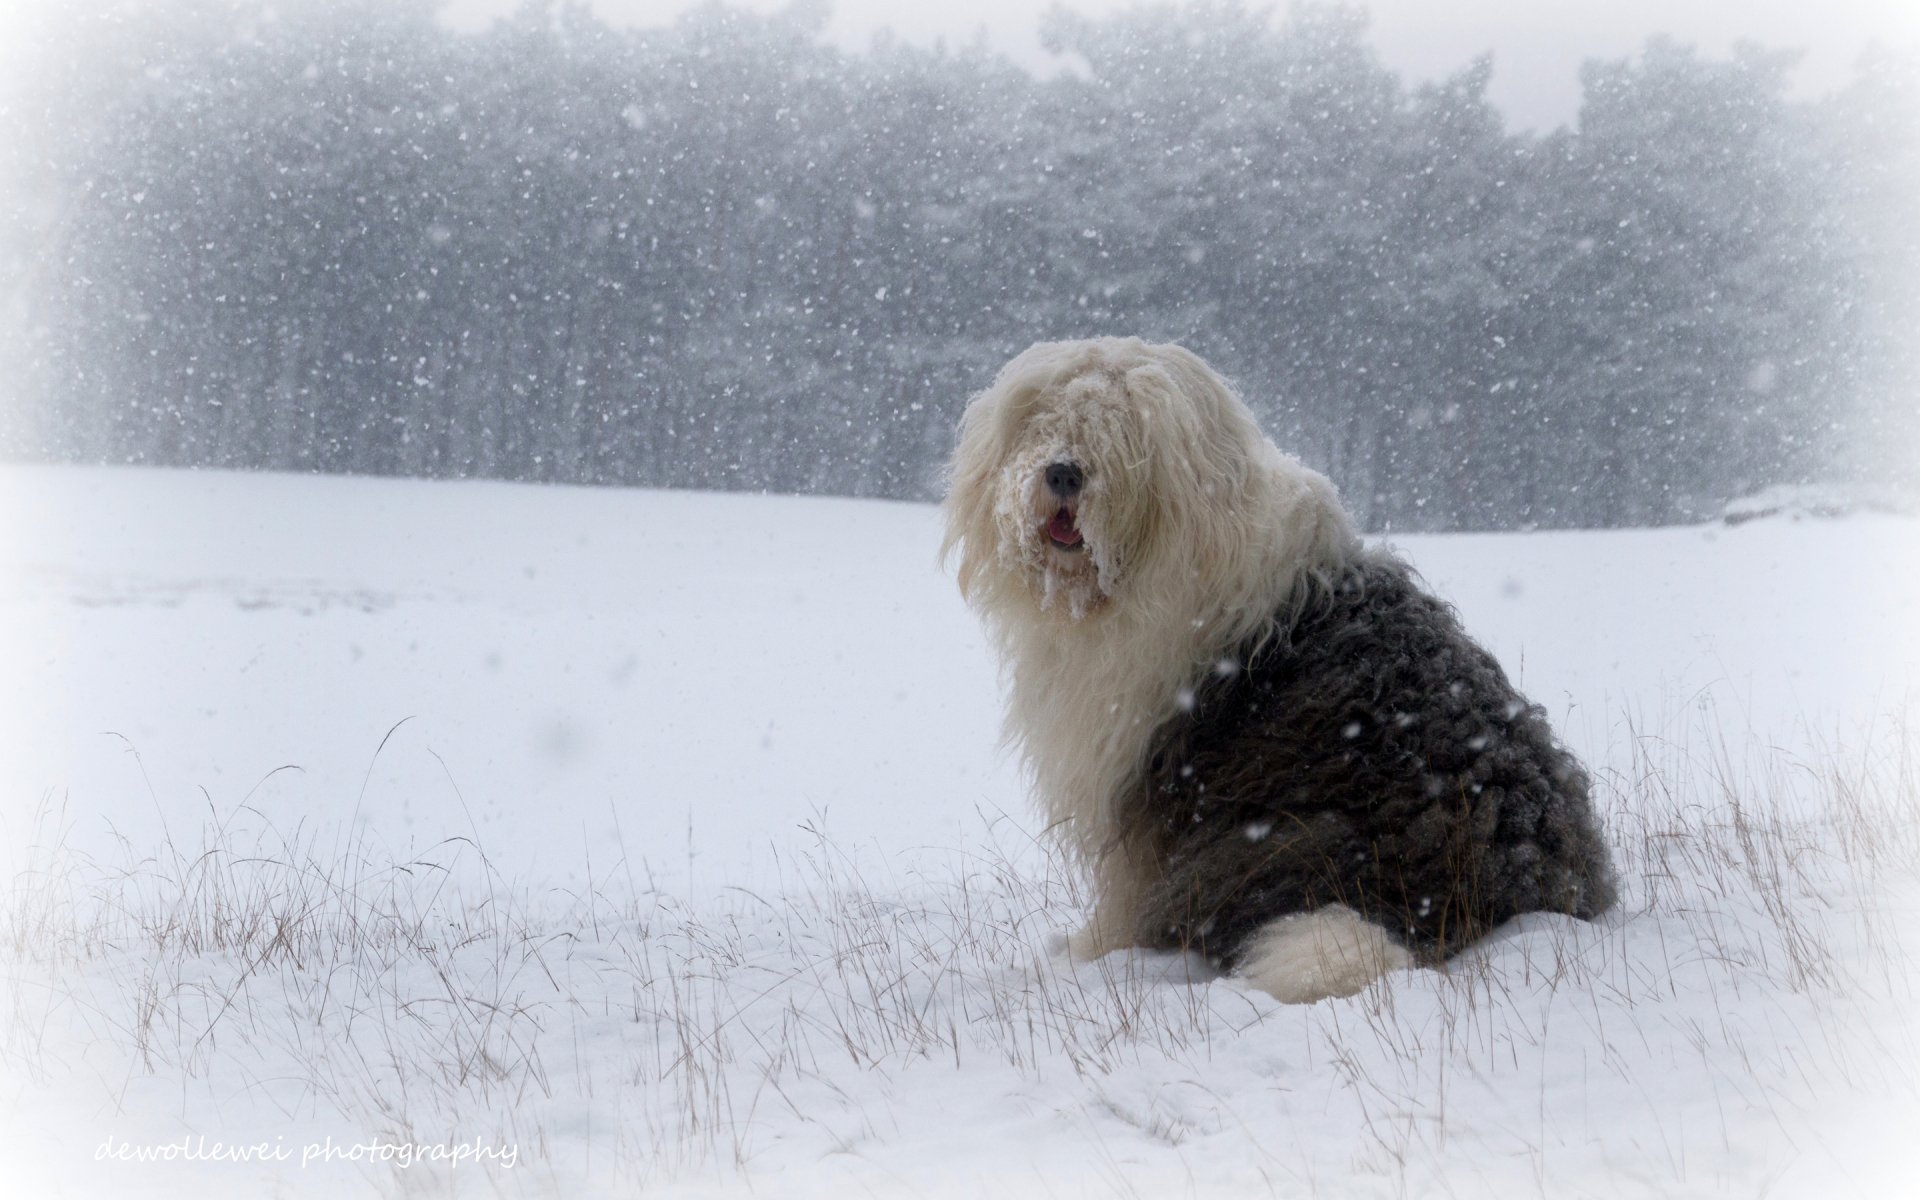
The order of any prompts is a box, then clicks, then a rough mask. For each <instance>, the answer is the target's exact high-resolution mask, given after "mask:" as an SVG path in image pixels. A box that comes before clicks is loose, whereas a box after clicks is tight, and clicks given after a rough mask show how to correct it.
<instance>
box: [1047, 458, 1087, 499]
mask: <svg viewBox="0 0 1920 1200" xmlns="http://www.w3.org/2000/svg"><path fill="white" fill-rule="evenodd" d="M1081 482H1082V480H1081V476H1080V468H1079V467H1078V466H1076V465H1075V464H1073V463H1064V462H1058V463H1054V464H1053V465H1052V466H1050V467H1048V468H1047V490H1048V491H1051V492H1052V493H1053V494H1054V495H1056V496H1058V497H1060V498H1061V499H1062V500H1071V499H1073V498H1074V497H1075V496H1078V495H1079V494H1080V484H1081Z"/></svg>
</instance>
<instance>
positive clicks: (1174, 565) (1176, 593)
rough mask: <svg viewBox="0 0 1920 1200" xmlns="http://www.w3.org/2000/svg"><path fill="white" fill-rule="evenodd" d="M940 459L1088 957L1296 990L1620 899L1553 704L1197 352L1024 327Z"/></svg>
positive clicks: (1319, 990)
mask: <svg viewBox="0 0 1920 1200" xmlns="http://www.w3.org/2000/svg"><path fill="white" fill-rule="evenodd" d="M949 471H950V475H949V484H950V487H949V494H948V497H947V502H946V520H947V528H946V542H945V547H944V550H945V552H946V553H947V554H949V555H952V554H953V553H955V552H957V553H958V557H959V582H960V589H961V591H962V593H963V594H964V595H965V596H966V597H967V598H968V599H969V600H970V601H971V602H972V603H973V604H974V606H975V607H977V608H978V609H979V611H980V612H981V614H982V616H983V617H984V619H985V622H986V624H987V626H988V627H989V630H990V632H991V634H992V636H993V638H994V640H995V642H996V644H997V646H998V649H999V651H1000V655H1001V658H1002V661H1003V664H1004V666H1005V667H1006V669H1007V674H1008V677H1009V684H1010V697H1009V709H1008V717H1007V729H1008V736H1009V738H1010V740H1012V741H1013V742H1015V743H1016V744H1017V745H1018V746H1019V747H1020V749H1021V751H1022V752H1023V754H1024V756H1025V758H1026V761H1027V763H1028V766H1029V768H1030V769H1031V771H1032V774H1033V777H1034V781H1035V784H1036V787H1037V790H1038V792H1039V794H1040V796H1041V798H1042V800H1043V802H1044V804H1045V808H1046V812H1047V815H1048V816H1049V818H1050V819H1051V822H1052V824H1053V825H1054V827H1055V828H1056V829H1058V830H1059V831H1060V832H1061V833H1062V834H1063V835H1064V836H1065V838H1066V841H1067V843H1068V845H1069V846H1070V847H1071V849H1072V850H1073V852H1074V856H1075V858H1076V859H1077V860H1078V861H1079V862H1080V863H1081V864H1083V865H1084V866H1085V867H1086V868H1087V870H1088V872H1089V876H1090V879H1091V882H1092V884H1093V891H1094V911H1093V915H1092V918H1091V919H1090V920H1089V921H1088V923H1087V925H1086V927H1085V928H1084V929H1082V930H1080V931H1079V932H1078V933H1076V934H1074V935H1073V937H1072V938H1071V939H1070V940H1069V946H1070V948H1071V950H1072V952H1073V953H1074V954H1076V955H1077V956H1081V957H1091V956H1095V955H1099V954H1103V953H1105V952H1107V951H1109V950H1114V949H1119V948H1121V947H1128V946H1145V947H1153V948H1163V949H1173V948H1178V949H1187V950H1194V951H1198V952H1200V953H1202V954H1204V955H1206V956H1207V957H1208V958H1210V959H1212V960H1214V961H1216V962H1218V963H1220V964H1221V965H1223V966H1224V967H1226V968H1228V969H1230V970H1233V971H1235V972H1237V973H1239V974H1241V975H1244V976H1245V977H1246V978H1247V979H1248V980H1249V981H1250V982H1251V983H1252V984H1254V985H1255V986H1257V987H1259V988H1261V989H1263V990H1265V991H1267V992H1270V993H1272V994H1273V995H1274V996H1277V997H1279V998H1280V999H1282V1000H1286V1001H1295V1002H1305V1001H1310V1000H1317V999H1320V998H1322V997H1326V996H1343V995H1351V994H1353V993H1354V992H1357V991H1359V990H1360V989H1361V988H1363V987H1365V986H1366V985H1367V984H1368V983H1369V982H1371V981H1373V980H1374V979H1376V978H1378V977H1379V976H1380V975H1382V974H1383V973H1385V972H1387V971H1389V970H1393V969H1397V968H1403V967H1410V966H1414V965H1427V966H1434V965H1438V964H1440V963H1442V962H1444V961H1445V960H1446V958H1447V957H1448V956H1449V955H1451V954H1452V953H1454V952H1455V951H1457V950H1459V949H1461V948H1462V947H1463V946H1465V945H1467V944H1468V943H1470V942H1472V941H1473V940H1474V939H1476V938H1478V937H1480V936H1481V935H1483V934H1485V933H1486V932H1487V931H1488V930H1490V929H1492V928H1493V927H1494V926H1496V925H1498V924H1500V923H1501V922H1503V921H1505V920H1507V919H1508V918H1510V917H1513V916H1516V915H1518V914H1520V913H1524V912H1532V911H1548V912H1560V913H1571V914H1573V915H1575V916H1578V917H1583V918H1591V917H1593V916H1595V915H1597V914H1599V913H1600V912H1602V911H1603V910H1605V909H1606V908H1607V907H1608V906H1609V905H1610V904H1611V903H1612V902H1613V898H1614V880H1613V873H1612V870H1611V867H1610V866H1609V863H1608V858H1607V850H1606V846H1605V843H1604V841H1603V839H1602V836H1601V832H1600V827H1599V823H1598V821H1597V820H1596V818H1595V815H1594V812H1593V808H1592V806H1591V804H1590V803H1589V801H1588V796H1587V777H1586V774H1585V772H1584V771H1583V770H1582V769H1581V767H1580V764H1579V763H1578V762H1577V761H1575V759H1574V758H1573V756H1572V755H1571V754H1569V753H1568V752H1567V751H1566V750H1565V749H1563V748H1562V747H1561V746H1560V745H1559V744H1558V743H1557V742H1556V741H1555V739H1554V736H1553V732H1552V730H1551V729H1549V727H1548V725H1547V721H1546V715H1545V713H1544V712H1542V710H1541V709H1540V708H1539V707H1537V706H1535V705H1533V704H1530V703H1528V701H1527V700H1526V699H1525V698H1524V697H1522V696H1521V695H1520V694H1519V693H1518V692H1516V691H1515V690H1514V688H1513V686H1512V685H1511V684H1509V683H1508V682H1507V677H1506V675H1505V673H1504V672H1503V671H1501V669H1500V665H1499V664H1498V663H1497V662H1495V661H1494V659H1493V656H1492V655H1491V654H1489V653H1488V652H1487V651H1486V650H1484V649H1482V648H1481V647H1480V646H1479V645H1477V644H1476V643H1475V642H1473V641H1472V640H1471V639H1470V638H1468V637H1467V635H1466V634H1465V633H1464V632H1463V631H1462V630H1461V628H1460V624H1459V622H1458V621H1457V620H1456V618H1455V616H1454V614H1453V612H1452V610H1451V609H1450V608H1449V607H1448V606H1447V605H1446V604H1445V603H1443V602H1442V601H1440V600H1438V599H1436V598H1434V597H1433V596H1432V595H1430V594H1428V593H1427V592H1426V591H1425V590H1423V589H1422V587H1421V585H1420V584H1419V582H1418V581H1417V580H1416V578H1415V577H1414V575H1413V573H1412V571H1411V570H1409V568H1408V567H1407V566H1406V564H1404V563H1402V562H1401V561H1400V560H1399V559H1398V558H1396V557H1394V556H1393V555H1392V554H1391V553H1389V552H1387V551H1385V550H1383V549H1379V548H1369V547H1366V546H1363V545H1362V544H1361V541H1360V538H1359V535H1358V534H1357V533H1356V531H1355V529H1354V527H1353V524H1352V522H1351V521H1350V520H1349V518H1348V517H1347V514H1346V513H1345V512H1344V511H1343V510H1342V509H1341V507H1340V501H1339V498H1338V497H1337V495H1336V494H1335V492H1334V488H1333V485H1332V484H1331V483H1330V482H1328V480H1327V479H1326V478H1325V477H1323V476H1321V475H1319V474H1317V473H1315V472H1314V471H1311V470H1309V469H1307V468H1306V467H1304V466H1302V465H1301V464H1300V463H1299V462H1298V461H1296V460H1295V459H1293V458H1290V457H1288V456H1287V455H1285V454H1282V453H1281V452H1280V451H1279V450H1278V449H1277V448H1275V446H1274V445H1273V443H1272V442H1270V441H1268V440H1267V438H1266V437H1265V435H1263V434H1262V433H1261V432H1260V429H1259V427H1258V426H1257V425H1256V424H1255V422H1254V418H1253V414H1252V413H1251V412H1249V411H1248V409H1247V406H1246V405H1245V404H1244V403H1243V402H1242V401H1241V399H1240V398H1239V396H1237V395H1235V394H1234V392H1233V390H1232V389H1231V388H1230V387H1229V386H1228V385H1227V383H1226V382H1225V381H1224V380H1222V379H1221V378H1220V376H1219V375H1217V374H1215V373H1214V372H1213V370H1212V369H1210V368H1209V367H1208V366H1207V365H1206V363H1204V362H1202V361H1201V360H1200V359H1199V358H1198V357H1196V356H1195V355H1193V354H1192V353H1190V352H1188V351H1187V350H1184V349H1182V348H1181V347H1179V346H1172V345H1158V346H1156V345H1148V344H1146V343H1144V342H1141V341H1139V340H1138V339H1134V338H1101V339H1098V340H1094V341H1082V342H1055V343H1043V344H1040V345H1037V346H1034V347H1033V348H1032V349H1030V350H1028V351H1027V352H1026V353H1024V354H1022V355H1020V356H1019V357H1018V358H1016V359H1014V360H1013V361H1012V362H1010V363H1008V364H1007V365H1006V367H1004V368H1003V369H1002V370H1001V372H1000V374H999V376H998V377H997V378H996V379H995V380H994V381H993V385H992V386H991V387H989V388H988V389H987V390H986V391H985V392H983V393H981V394H980V395H979V396H977V397H975V398H974V400H973V401H972V403H970V404H969V405H968V406H967V410H966V415H965V417H963V418H962V420H961V425H960V442H959V446H958V448H957V449H956V450H955V451H954V456H953V461H952V463H951V465H950V468H949Z"/></svg>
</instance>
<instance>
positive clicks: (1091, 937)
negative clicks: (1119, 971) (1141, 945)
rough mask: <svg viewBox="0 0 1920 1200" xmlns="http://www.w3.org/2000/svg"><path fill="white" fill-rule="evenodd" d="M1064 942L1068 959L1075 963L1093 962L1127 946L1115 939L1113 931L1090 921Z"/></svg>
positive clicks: (1120, 940)
mask: <svg viewBox="0 0 1920 1200" xmlns="http://www.w3.org/2000/svg"><path fill="white" fill-rule="evenodd" d="M1063 940H1064V943H1065V949H1066V952H1067V957H1068V958H1070V959H1072V960H1073V961H1074V962H1092V961H1093V960H1094V959H1096V958H1100V957H1102V956H1104V955H1107V954H1109V953H1112V952H1113V951H1115V950H1124V949H1125V948H1126V946H1127V943H1126V941H1124V940H1123V939H1121V938H1118V937H1115V936H1114V935H1113V933H1112V931H1111V930H1107V929H1103V928H1102V927H1101V925H1100V922H1099V921H1098V920H1093V921H1088V922H1087V923H1086V924H1085V925H1082V926H1081V927H1080V928H1079V929H1076V930H1074V931H1073V932H1072V933H1070V934H1068V935H1067V936H1066V937H1065V939H1063Z"/></svg>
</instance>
